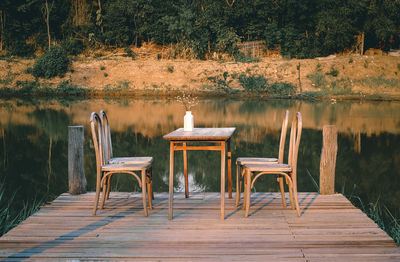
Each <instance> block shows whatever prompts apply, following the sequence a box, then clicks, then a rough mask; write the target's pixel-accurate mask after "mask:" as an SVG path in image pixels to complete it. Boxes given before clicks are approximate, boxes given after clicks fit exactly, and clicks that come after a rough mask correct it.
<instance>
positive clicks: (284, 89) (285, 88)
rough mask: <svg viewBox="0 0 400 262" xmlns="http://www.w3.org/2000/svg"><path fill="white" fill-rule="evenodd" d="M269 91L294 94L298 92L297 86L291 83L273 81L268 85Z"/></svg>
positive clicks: (279, 93)
mask: <svg viewBox="0 0 400 262" xmlns="http://www.w3.org/2000/svg"><path fill="white" fill-rule="evenodd" d="M267 90H268V92H269V93H271V94H274V95H280V96H283V95H292V94H294V93H295V92H296V86H294V85H293V84H290V83H284V82H282V83H272V84H271V85H269V86H268V87H267Z"/></svg>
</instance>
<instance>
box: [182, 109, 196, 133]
mask: <svg viewBox="0 0 400 262" xmlns="http://www.w3.org/2000/svg"><path fill="white" fill-rule="evenodd" d="M183 120H184V121H183V131H193V126H194V123H193V115H192V111H186V115H185V117H184V118H183Z"/></svg>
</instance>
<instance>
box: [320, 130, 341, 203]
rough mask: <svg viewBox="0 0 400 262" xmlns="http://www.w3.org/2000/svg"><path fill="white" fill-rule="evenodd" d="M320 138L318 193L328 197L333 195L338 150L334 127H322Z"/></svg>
mask: <svg viewBox="0 0 400 262" xmlns="http://www.w3.org/2000/svg"><path fill="white" fill-rule="evenodd" d="M322 136H323V142H322V143H323V145H322V152H321V163H320V176H319V192H320V194H322V195H330V194H333V193H335V167H336V155H337V150H338V148H337V128H336V126H333V125H332V126H324V127H323V130H322Z"/></svg>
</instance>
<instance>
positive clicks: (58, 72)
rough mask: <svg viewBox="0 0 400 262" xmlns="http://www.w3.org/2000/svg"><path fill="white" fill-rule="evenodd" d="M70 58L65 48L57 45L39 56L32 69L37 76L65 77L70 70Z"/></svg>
mask: <svg viewBox="0 0 400 262" xmlns="http://www.w3.org/2000/svg"><path fill="white" fill-rule="evenodd" d="M69 63H70V60H69V58H68V57H67V54H66V53H65V51H64V49H62V48H61V47H58V46H55V47H53V48H51V49H50V50H49V51H48V52H47V53H46V54H44V55H42V56H40V57H38V58H37V59H36V61H35V64H34V66H33V69H32V71H33V72H32V73H33V75H34V76H35V77H43V78H52V77H55V76H60V77H63V76H64V75H65V73H66V72H67V71H68V66H69Z"/></svg>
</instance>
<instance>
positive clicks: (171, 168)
mask: <svg viewBox="0 0 400 262" xmlns="http://www.w3.org/2000/svg"><path fill="white" fill-rule="evenodd" d="M174 152H175V151H174V142H172V141H171V142H170V144H169V195H168V219H169V220H172V217H173V211H172V201H173V200H174Z"/></svg>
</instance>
